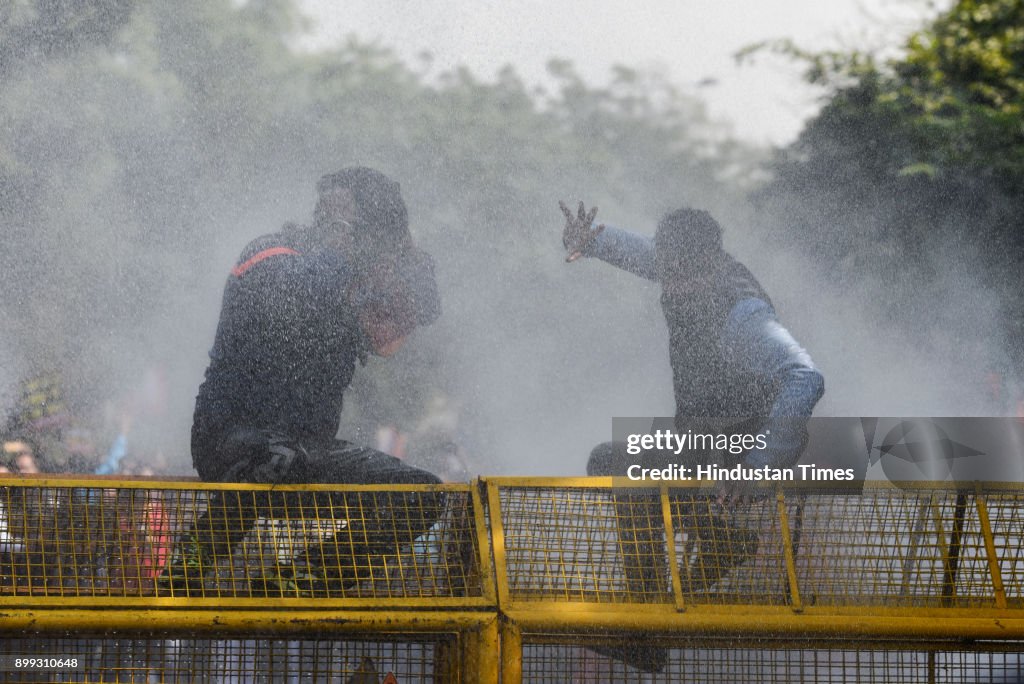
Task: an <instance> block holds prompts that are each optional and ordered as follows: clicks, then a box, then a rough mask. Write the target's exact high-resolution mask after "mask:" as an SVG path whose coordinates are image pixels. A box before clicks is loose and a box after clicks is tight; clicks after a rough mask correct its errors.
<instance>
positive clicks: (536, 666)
mask: <svg viewBox="0 0 1024 684" xmlns="http://www.w3.org/2000/svg"><path fill="white" fill-rule="evenodd" d="M544 641H545V642H547V643H542V644H540V643H527V644H525V645H524V648H523V682H524V683H528V684H544V683H546V682H550V683H551V684H562V683H563V682H579V683H580V684H584V683H586V684H597V683H599V682H615V683H616V684H619V683H621V684H628V683H629V682H636V683H638V684H641V683H642V684H646V683H647V682H659V683H660V682H665V683H666V684H667V683H670V682H679V683H683V682H687V683H689V682H700V683H701V684H739V683H747V682H749V683H751V684H754V683H758V684H760V683H761V682H764V683H768V682H773V683H775V682H778V683H783V682H786V683H790V682H792V683H796V682H799V683H803V684H819V683H820V684H840V683H844V684H845V683H850V684H852V683H854V682H857V683H860V682H870V683H875V684H881V683H883V682H884V683H892V684H906V683H907V682H936V683H946V684H963V683H965V682H976V683H978V684H980V683H981V682H985V683H993V684H995V683H1002V684H1011V683H1017V682H1021V681H1024V655H1021V654H1020V653H1018V652H1015V651H1019V650H1022V649H1024V643H1021V644H1013V645H1010V646H1009V647H1008V648H1007V647H1006V646H996V647H995V650H993V651H986V650H985V648H984V647H980V648H978V649H969V650H965V649H961V648H959V647H956V646H950V647H949V648H948V649H942V648H922V647H916V648H915V645H914V644H913V642H909V643H907V642H904V643H902V644H895V643H894V644H892V645H889V646H885V647H880V646H877V645H861V646H858V645H856V644H844V645H832V646H829V645H827V644H821V643H814V644H811V643H808V644H806V645H800V644H794V643H792V642H789V643H785V644H778V643H773V642H772V641H770V640H748V641H744V642H735V641H724V640H723V641H722V642H721V643H716V642H715V641H713V640H708V641H703V642H701V643H700V644H699V645H692V644H693V642H692V640H687V642H688V643H687V645H686V646H685V647H681V646H682V644H681V643H679V642H678V641H677V642H676V643H672V642H670V641H668V642H663V643H664V646H665V648H666V651H667V659H666V664H665V668H664V670H663V671H661V672H658V673H656V674H650V673H645V672H642V671H640V670H638V669H636V668H633V667H630V666H629V665H626V664H624V663H622V662H619V661H616V660H614V659H613V658H610V657H608V656H605V655H600V654H598V653H597V652H595V651H591V650H589V649H588V648H586V647H585V646H583V645H582V644H580V641H581V639H580V638H578V637H570V636H567V635H561V636H557V637H555V636H551V635H545V637H544ZM551 642H556V643H551ZM557 642H561V643H557ZM599 643H601V642H599V641H595V642H593V645H595V646H596V645H598V644H599Z"/></svg>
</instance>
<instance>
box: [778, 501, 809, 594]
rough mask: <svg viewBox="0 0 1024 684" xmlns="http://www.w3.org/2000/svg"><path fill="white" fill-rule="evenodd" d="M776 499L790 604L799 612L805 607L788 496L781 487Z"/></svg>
mask: <svg viewBox="0 0 1024 684" xmlns="http://www.w3.org/2000/svg"><path fill="white" fill-rule="evenodd" d="M775 500H776V504H777V506H778V510H779V531H780V532H781V534H782V552H783V554H784V557H785V559H786V576H787V578H788V580H789V585H788V586H789V605H790V606H791V607H792V608H793V612H796V613H799V612H800V611H802V610H803V609H804V607H803V603H802V602H801V600H800V583H799V582H798V580H797V575H796V553H795V552H794V550H793V539H792V537H791V535H790V533H789V512H788V511H787V510H786V496H785V495H784V494H783V493H782V490H781V489H780V490H779V491H778V493H777V494H776V495H775Z"/></svg>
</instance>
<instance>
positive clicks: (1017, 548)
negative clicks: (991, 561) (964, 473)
mask: <svg viewBox="0 0 1024 684" xmlns="http://www.w3.org/2000/svg"><path fill="white" fill-rule="evenodd" d="M986 500H987V501H986V503H987V504H988V515H989V521H990V522H991V525H992V538H993V542H994V543H995V549H996V558H998V559H999V572H1000V575H1001V577H1002V580H1003V586H1004V588H1005V590H1006V598H1007V599H1010V600H1013V599H1016V600H1017V601H1018V602H1019V601H1021V600H1022V599H1024V493H1020V492H1016V493H1006V492H1001V493H994V494H990V495H988V496H987V497H986Z"/></svg>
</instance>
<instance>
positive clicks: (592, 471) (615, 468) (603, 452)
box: [587, 442, 629, 476]
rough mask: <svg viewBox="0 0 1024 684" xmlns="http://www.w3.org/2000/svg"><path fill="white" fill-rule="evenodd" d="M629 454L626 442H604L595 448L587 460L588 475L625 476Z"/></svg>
mask: <svg viewBox="0 0 1024 684" xmlns="http://www.w3.org/2000/svg"><path fill="white" fill-rule="evenodd" d="M627 457H628V454H627V453H626V444H625V442H603V443H601V444H598V445H597V446H596V447H594V449H593V451H591V452H590V458H589V459H588V460H587V475H596V476H607V475H625V474H626V468H628V467H629V464H628V463H626V461H627Z"/></svg>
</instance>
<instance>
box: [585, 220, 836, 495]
mask: <svg viewBox="0 0 1024 684" xmlns="http://www.w3.org/2000/svg"><path fill="white" fill-rule="evenodd" d="M654 249H655V248H654V241H653V240H652V239H650V238H644V237H642V236H639V235H635V234H632V233H629V232H626V231H623V230H619V229H616V228H611V227H608V228H605V230H604V231H603V232H602V233H601V234H600V235H599V236H598V238H597V239H596V240H595V241H594V242H593V243H592V244H591V246H590V247H589V249H588V250H587V255H588V256H594V257H597V258H599V259H601V260H603V261H606V262H608V263H610V264H612V265H614V266H617V267H619V268H622V269H624V270H626V271H629V272H630V273H634V274H635V275H638V276H641V277H643V278H646V279H648V280H657V275H656V272H655V260H654V255H655V252H654ZM725 260H726V261H725V263H724V264H723V266H722V268H721V269H720V270H719V272H718V275H717V277H716V278H715V281H714V283H713V285H712V287H711V288H709V290H708V291H707V293H705V294H704V295H703V296H702V297H700V298H686V297H678V298H676V299H673V298H672V297H670V296H668V295H667V294H665V293H663V294H662V298H661V304H662V311H663V313H664V315H665V321H666V323H667V324H668V329H669V362H670V365H671V367H672V381H673V390H674V393H675V400H676V414H675V428H676V430H678V431H685V430H687V429H691V430H694V431H695V432H698V431H702V429H703V426H704V425H705V424H704V423H703V421H702V420H701V419H702V418H705V419H712V418H727V417H742V418H743V420H741V421H737V422H735V423H732V424H730V425H728V426H727V427H726V429H725V430H723V429H721V427H720V425H718V423H717V422H716V423H715V425H716V427H715V428H714V429H713V431H714V432H723V431H724V432H727V433H728V432H733V433H742V434H757V433H759V432H763V433H765V438H766V439H765V441H766V445H765V448H763V449H754V450H752V451H750V452H748V453H747V454H746V456H745V459H744V460H745V464H746V465H748V466H751V467H760V466H763V465H769V466H772V467H784V466H789V465H792V464H793V463H794V462H795V461H796V460H797V459H798V458H799V456H800V453H801V451H802V450H803V448H804V446H805V444H806V419H807V418H808V417H810V415H811V411H812V410H813V409H814V405H815V404H816V403H817V402H818V400H819V399H820V398H821V395H822V393H823V392H824V381H823V378H822V376H821V373H820V372H819V371H818V370H817V369H816V368H815V367H814V364H813V362H812V361H811V358H810V356H809V355H808V354H807V352H806V351H804V349H803V348H801V347H800V345H799V344H798V343H797V342H796V340H794V339H793V336H792V335H790V333H789V331H787V330H786V329H785V328H784V327H783V326H782V325H781V324H780V323H779V321H778V319H777V318H776V316H775V310H774V309H773V308H772V304H771V300H770V299H769V298H768V295H767V294H765V292H764V290H763V289H762V288H761V286H760V284H759V283H758V282H757V280H756V279H755V278H754V276H753V275H752V274H751V273H750V271H749V270H747V268H746V267H745V266H743V265H742V264H740V263H739V262H737V261H735V260H734V259H733V258H732V257H730V256H728V255H725ZM604 453H605V454H607V449H605V450H604ZM602 461H604V459H602ZM604 462H606V461H604ZM635 462H636V458H635V457H631V460H629V461H628V462H626V463H625V464H623V467H627V466H628V465H629V464H631V463H635ZM622 472H624V470H623V471H619V472H616V473H604V472H602V473H600V474H616V475H618V474H622ZM592 474H598V473H596V472H594V473H592Z"/></svg>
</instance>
